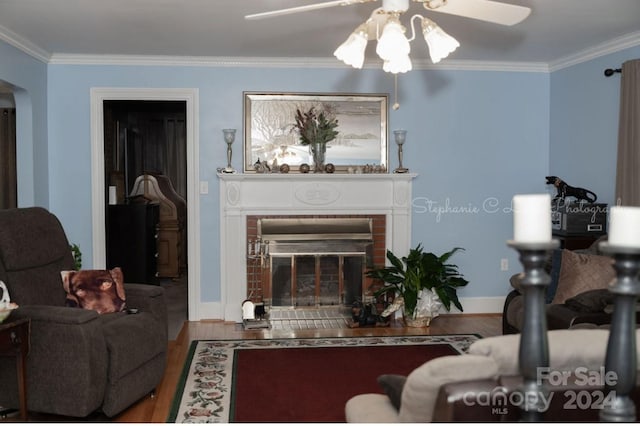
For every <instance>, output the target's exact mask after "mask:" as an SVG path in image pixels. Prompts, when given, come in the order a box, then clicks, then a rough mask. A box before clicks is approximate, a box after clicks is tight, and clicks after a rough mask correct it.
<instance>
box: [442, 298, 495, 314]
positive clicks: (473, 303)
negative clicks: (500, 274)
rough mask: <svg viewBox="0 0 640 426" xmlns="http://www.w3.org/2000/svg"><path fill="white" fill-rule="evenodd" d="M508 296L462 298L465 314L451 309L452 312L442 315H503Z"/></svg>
mask: <svg viewBox="0 0 640 426" xmlns="http://www.w3.org/2000/svg"><path fill="white" fill-rule="evenodd" d="M505 299H506V296H498V297H461V298H460V304H461V305H462V308H463V309H464V312H460V311H459V310H458V309H456V308H455V307H453V306H452V307H451V311H450V312H446V311H444V312H442V311H441V313H442V314H445V315H446V314H461V313H462V314H494V313H502V308H503V306H504V300H505Z"/></svg>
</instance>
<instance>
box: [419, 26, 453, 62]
mask: <svg viewBox="0 0 640 426" xmlns="http://www.w3.org/2000/svg"><path fill="white" fill-rule="evenodd" d="M422 33H423V35H424V40H425V41H426V42H427V45H429V56H431V62H433V63H434V64H437V63H438V62H440V60H441V59H444V58H446V57H447V56H449V54H450V53H451V52H453V51H454V50H456V49H457V48H458V47H460V43H458V40H456V39H455V38H453V37H451V36H450V35H449V34H447V33H446V32H444V30H443V29H442V28H440V26H438V24H436V23H435V22H433V21H432V20H431V19H429V18H422Z"/></svg>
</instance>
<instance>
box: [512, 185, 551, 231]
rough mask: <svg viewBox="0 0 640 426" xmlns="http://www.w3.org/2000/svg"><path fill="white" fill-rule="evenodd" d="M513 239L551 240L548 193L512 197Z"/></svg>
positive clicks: (549, 198)
mask: <svg viewBox="0 0 640 426" xmlns="http://www.w3.org/2000/svg"><path fill="white" fill-rule="evenodd" d="M513 239H514V240H515V241H516V242H519V243H548V242H551V196H550V195H549V194H524V195H515V196H514V197H513Z"/></svg>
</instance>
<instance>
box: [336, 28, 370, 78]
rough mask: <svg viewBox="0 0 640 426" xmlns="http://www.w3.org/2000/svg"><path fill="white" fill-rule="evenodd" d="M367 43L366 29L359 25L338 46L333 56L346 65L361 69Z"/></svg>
mask: <svg viewBox="0 0 640 426" xmlns="http://www.w3.org/2000/svg"><path fill="white" fill-rule="evenodd" d="M367 41H368V40H367V32H366V27H364V26H362V25H361V26H360V27H358V28H357V29H356V30H355V31H354V32H353V33H351V35H350V36H349V38H347V40H346V41H345V42H344V43H342V44H341V45H340V46H338V48H337V49H336V50H335V52H333V55H334V56H335V57H336V58H338V59H340V60H341V61H342V62H344V63H345V64H347V65H351V66H352V67H354V68H362V65H363V64H364V51H365V50H366V48H367Z"/></svg>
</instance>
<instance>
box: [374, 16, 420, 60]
mask: <svg viewBox="0 0 640 426" xmlns="http://www.w3.org/2000/svg"><path fill="white" fill-rule="evenodd" d="M405 32H406V29H405V28H404V27H403V26H402V24H401V23H400V20H399V19H398V17H397V16H391V17H390V18H389V20H388V21H387V23H386V24H385V25H384V28H383V29H382V35H381V36H380V38H379V40H378V45H377V46H376V53H377V54H378V56H379V57H380V58H381V59H382V60H384V61H389V60H391V59H393V58H395V57H399V56H405V55H409V52H410V51H411V45H410V44H409V40H407V37H406V36H405V35H404V33H405Z"/></svg>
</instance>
